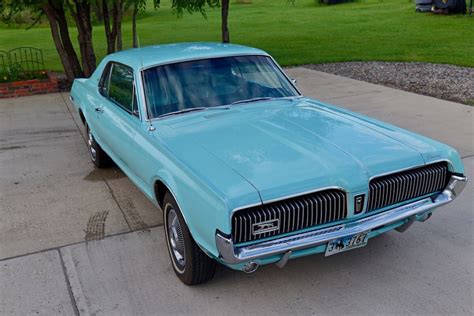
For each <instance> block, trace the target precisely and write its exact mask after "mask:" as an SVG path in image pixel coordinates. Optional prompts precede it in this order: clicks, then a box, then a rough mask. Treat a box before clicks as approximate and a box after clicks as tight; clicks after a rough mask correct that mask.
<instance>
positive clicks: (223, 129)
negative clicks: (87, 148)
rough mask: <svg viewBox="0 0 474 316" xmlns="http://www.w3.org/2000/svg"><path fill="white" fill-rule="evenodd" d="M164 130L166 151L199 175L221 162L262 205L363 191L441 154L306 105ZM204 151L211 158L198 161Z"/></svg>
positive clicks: (183, 120) (284, 104)
mask: <svg viewBox="0 0 474 316" xmlns="http://www.w3.org/2000/svg"><path fill="white" fill-rule="evenodd" d="M160 123H161V124H162V127H163V131H165V132H164V133H163V135H165V137H166V138H167V140H166V143H167V145H168V147H169V148H170V150H172V151H173V152H175V153H176V156H177V157H179V158H180V159H181V160H183V162H184V163H185V164H186V165H187V166H189V167H191V168H192V169H194V170H200V169H202V168H203V166H204V165H206V164H209V163H211V162H212V161H215V159H218V160H220V161H221V162H222V163H223V164H224V165H225V166H227V168H229V169H231V170H232V171H233V172H235V173H237V174H239V175H240V176H241V177H242V178H243V179H245V180H246V181H248V182H249V183H250V184H251V185H252V186H253V187H254V188H255V189H256V190H257V191H258V192H259V194H260V196H261V199H262V200H263V201H268V200H272V199H277V198H281V197H284V196H289V195H293V194H298V193H302V192H307V191H311V190H315V189H319V188H327V187H340V188H343V189H344V190H346V191H349V192H361V191H365V190H367V187H368V182H369V179H370V178H371V177H373V176H376V175H380V174H384V173H388V172H392V171H396V170H400V169H405V168H409V167H413V166H419V165H423V164H424V163H426V160H427V159H426V155H431V156H430V157H431V158H435V157H438V156H439V155H440V154H439V150H438V148H436V144H435V142H432V141H431V142H430V140H428V139H424V138H422V137H419V136H417V135H414V134H411V133H409V132H406V131H404V130H401V129H398V128H396V127H391V126H390V125H387V124H384V123H381V122H378V121H375V120H371V119H368V118H365V117H359V116H357V115H355V114H351V113H348V112H345V111H343V110H340V109H338V108H335V107H331V106H328V105H324V104H321V103H318V102H316V101H313V100H310V99H305V98H298V99H293V100H278V101H265V102H259V103H252V104H243V105H239V106H235V107H232V108H231V109H228V110H225V109H212V110H209V111H203V112H194V113H188V114H184V115H180V116H175V117H172V118H171V119H167V120H161V122H160ZM203 151H205V152H206V155H207V157H208V158H206V156H203V155H200V156H199V159H196V157H195V156H193V152H200V153H202V152H203ZM206 167H209V166H206ZM207 181H211V182H212V181H213V179H212V178H210V179H207ZM215 185H216V186H219V183H215Z"/></svg>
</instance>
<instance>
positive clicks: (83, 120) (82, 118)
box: [79, 109, 86, 125]
mask: <svg viewBox="0 0 474 316" xmlns="http://www.w3.org/2000/svg"><path fill="white" fill-rule="evenodd" d="M79 117H80V118H81V122H82V124H83V125H85V124H86V118H85V117H84V114H83V113H82V110H81V109H79Z"/></svg>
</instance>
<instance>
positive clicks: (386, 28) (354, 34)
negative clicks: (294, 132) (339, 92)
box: [0, 0, 474, 70]
mask: <svg viewBox="0 0 474 316" xmlns="http://www.w3.org/2000/svg"><path fill="white" fill-rule="evenodd" d="M123 28H124V43H125V47H130V45H131V23H130V20H129V19H127V20H126V21H125V22H124V25H123ZM138 30H139V36H140V44H141V45H142V46H143V45H151V44H158V43H169V42H182V41H219V40H220V11H219V10H218V9H210V10H208V19H207V20H205V19H203V18H202V16H201V15H200V14H193V15H188V14H185V15H184V16H183V17H182V18H177V17H176V16H175V15H173V13H172V10H171V8H170V5H169V2H168V1H167V0H164V1H163V5H162V7H161V8H160V9H158V10H157V11H154V10H153V9H150V10H149V11H148V12H147V13H146V14H144V15H142V16H141V18H140V20H139V23H138ZM71 33H72V34H73V36H74V38H75V34H76V33H75V32H74V29H73V28H71ZM230 34H231V41H232V42H234V43H239V44H245V45H250V46H255V47H259V48H262V49H264V50H266V51H267V52H269V53H271V54H272V55H273V56H274V57H275V58H276V59H277V60H278V61H279V62H280V63H281V64H282V65H296V64H307V63H325V62H338V61H356V60H359V61H360V60H384V61H423V62H433V63H449V64H456V65H464V66H470V67H474V16H473V17H469V16H462V15H458V16H438V15H432V14H420V13H415V8H414V5H413V4H412V3H411V2H409V1H406V0H403V1H402V0H362V1H357V2H354V3H348V4H342V5H335V6H320V5H316V4H315V1H314V0H296V4H295V5H291V4H290V3H289V2H288V1H287V0H253V4H250V5H249V4H236V3H235V2H234V0H231V9H230ZM94 44H95V49H96V53H97V57H98V59H99V60H100V58H101V57H103V55H104V54H105V47H106V46H105V39H104V34H103V27H102V26H101V25H97V26H95V28H94ZM18 46H34V47H38V48H41V49H43V51H44V57H45V63H46V67H47V68H48V69H53V70H61V64H60V62H59V59H58V57H57V53H56V50H55V48H54V45H53V43H52V39H51V34H50V31H49V28H48V27H36V28H33V29H30V30H25V29H20V28H16V29H15V28H7V27H6V26H4V25H0V49H1V50H7V49H11V48H14V47H18Z"/></svg>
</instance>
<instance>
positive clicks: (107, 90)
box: [95, 62, 140, 169]
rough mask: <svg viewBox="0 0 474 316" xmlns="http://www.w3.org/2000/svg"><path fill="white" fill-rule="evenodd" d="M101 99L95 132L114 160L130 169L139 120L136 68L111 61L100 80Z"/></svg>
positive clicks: (97, 111) (97, 110) (97, 109)
mask: <svg viewBox="0 0 474 316" xmlns="http://www.w3.org/2000/svg"><path fill="white" fill-rule="evenodd" d="M99 92H100V94H101V96H102V98H101V102H100V104H99V106H98V108H96V122H97V124H96V126H95V128H96V130H97V131H96V133H98V135H99V136H100V140H101V142H102V143H103V144H104V145H105V146H107V148H108V149H109V151H110V152H111V153H110V154H111V155H112V158H113V159H114V161H115V162H116V163H117V164H119V166H120V167H122V168H124V167H125V168H127V169H129V168H130V167H131V163H132V162H133V154H134V147H135V143H134V140H133V137H134V135H135V132H136V129H137V126H138V125H139V124H140V114H139V111H138V110H137V101H136V95H135V84H134V73H133V69H132V68H131V67H129V66H127V65H124V64H120V63H116V62H111V63H109V64H108V65H107V67H106V68H105V70H104V73H103V75H102V78H101V80H100V83H99Z"/></svg>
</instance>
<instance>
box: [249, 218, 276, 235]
mask: <svg viewBox="0 0 474 316" xmlns="http://www.w3.org/2000/svg"><path fill="white" fill-rule="evenodd" d="M278 229H280V220H279V219H278V218H277V219H272V220H269V221H265V222H260V223H255V224H253V225H252V235H254V236H255V235H260V234H263V233H268V232H272V231H274V230H278Z"/></svg>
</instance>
